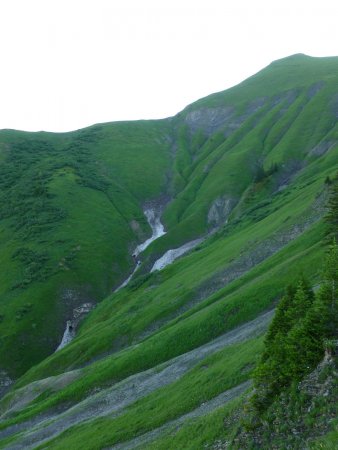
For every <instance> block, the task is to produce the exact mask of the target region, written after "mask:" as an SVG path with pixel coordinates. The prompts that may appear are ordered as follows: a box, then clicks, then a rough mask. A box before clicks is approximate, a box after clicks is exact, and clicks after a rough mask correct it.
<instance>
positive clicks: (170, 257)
mask: <svg viewBox="0 0 338 450" xmlns="http://www.w3.org/2000/svg"><path fill="white" fill-rule="evenodd" d="M144 215H145V216H146V218H147V221H148V223H149V226H150V227H151V230H152V235H151V236H150V237H149V238H148V239H146V240H145V241H144V242H142V243H141V244H139V245H138V246H137V247H136V248H135V250H134V252H133V258H134V260H135V263H136V264H135V267H134V269H133V271H132V273H131V274H130V275H129V276H128V278H126V279H125V280H124V282H123V283H122V284H121V285H120V286H118V287H117V288H116V289H115V290H114V292H118V291H119V290H120V289H122V288H124V287H125V286H127V284H128V283H129V282H130V280H131V279H132V278H133V276H134V274H135V273H136V272H137V270H138V268H139V267H140V265H141V261H140V260H139V259H138V256H139V255H140V253H142V252H144V250H145V249H146V248H148V247H149V245H150V244H151V243H152V242H154V241H155V240H156V239H158V238H160V237H161V236H163V235H164V234H166V232H165V231H164V226H163V224H162V222H161V209H160V208H155V207H148V208H146V209H145V210H144ZM203 240H204V238H199V239H195V240H194V241H190V242H186V243H185V244H184V245H182V246H181V247H178V248H174V249H170V250H168V251H166V252H165V253H164V254H163V255H162V256H161V257H160V258H158V259H157V260H156V261H155V263H154V265H153V267H152V269H151V271H150V272H154V271H155V270H162V269H164V268H165V267H166V266H168V265H169V264H171V263H172V262H174V261H175V260H176V259H177V258H179V257H180V256H182V255H184V254H185V253H187V252H188V251H189V250H191V249H193V248H194V247H196V246H197V245H198V244H200V243H201V242H202V241H203ZM74 311H75V310H74ZM76 322H77V321H76ZM76 322H75V321H74V318H73V320H68V321H67V323H66V329H65V332H64V334H63V337H62V340H61V343H60V345H59V346H58V347H57V349H56V351H58V350H60V349H62V348H63V347H64V346H66V345H67V344H69V342H71V341H72V340H73V339H74V337H75V330H76V325H77V323H76Z"/></svg>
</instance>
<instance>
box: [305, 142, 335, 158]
mask: <svg viewBox="0 0 338 450" xmlns="http://www.w3.org/2000/svg"><path fill="white" fill-rule="evenodd" d="M336 144H337V141H322V142H320V143H319V144H318V145H316V146H315V147H314V148H313V149H312V150H310V151H309V155H310V156H322V155H324V154H325V153H326V152H328V151H329V150H331V148H332V147H334V146H335V145H336Z"/></svg>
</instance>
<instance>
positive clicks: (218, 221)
mask: <svg viewBox="0 0 338 450" xmlns="http://www.w3.org/2000/svg"><path fill="white" fill-rule="evenodd" d="M234 205H235V200H234V199H232V198H230V197H227V196H223V197H217V198H216V200H214V201H213V203H212V205H211V207H210V209H209V212H208V225H211V226H212V227H213V228H214V227H218V226H219V225H222V224H224V223H226V222H227V220H228V217H229V215H230V213H231V211H232V209H233V207H234Z"/></svg>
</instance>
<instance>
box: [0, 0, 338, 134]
mask: <svg viewBox="0 0 338 450" xmlns="http://www.w3.org/2000/svg"><path fill="white" fill-rule="evenodd" d="M337 21H338V1H337V0H332V1H331V0H317V1H312V0H307V1H305V0H301V1H299V0H280V1H278V2H274V1H272V0H204V1H200V0H0V63H1V66H0V129H1V128H16V129H23V130H30V131H37V130H48V131H69V130H74V129H77V128H81V127H84V126H87V125H91V124H94V123H98V122H109V121H114V120H127V119H128V120H129V119H148V118H162V117H168V116H171V115H174V114H176V113H177V112H179V111H180V110H181V109H183V108H184V107H185V106H186V105H187V104H189V103H191V102H193V101H194V100H197V99H198V98H200V97H203V96H205V95H208V94H210V93H212V92H215V91H220V90H224V89H226V88H228V87H230V86H233V85H234V84H237V83H239V82H240V81H242V80H243V79H245V78H247V77H248V76H250V75H252V74H253V73H255V72H257V71H258V70H260V69H261V68H263V67H264V66H266V65H268V64H269V63H270V62H271V61H272V60H275V59H278V58H282V57H284V56H288V55H291V54H293V53H306V54H309V55H312V56H330V55H338V49H337V47H338V32H337Z"/></svg>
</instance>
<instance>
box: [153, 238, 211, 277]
mask: <svg viewBox="0 0 338 450" xmlns="http://www.w3.org/2000/svg"><path fill="white" fill-rule="evenodd" d="M203 240H204V239H203V238H199V239H195V240H194V241H190V242H187V243H186V244H184V245H182V246H181V247H179V248H173V249H171V250H168V251H167V252H165V253H164V255H162V256H161V258H159V259H158V260H156V261H155V263H154V265H153V267H152V269H151V271H150V272H154V271H155V270H162V269H164V268H165V267H166V266H168V265H169V264H171V263H172V262H174V261H175V259H177V258H179V257H180V256H182V255H184V254H185V253H187V252H188V251H189V250H191V249H192V248H194V247H196V245H198V244H200V243H201V242H202V241H203Z"/></svg>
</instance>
